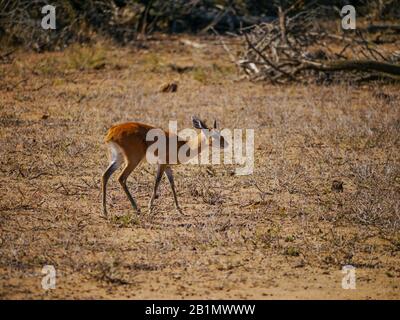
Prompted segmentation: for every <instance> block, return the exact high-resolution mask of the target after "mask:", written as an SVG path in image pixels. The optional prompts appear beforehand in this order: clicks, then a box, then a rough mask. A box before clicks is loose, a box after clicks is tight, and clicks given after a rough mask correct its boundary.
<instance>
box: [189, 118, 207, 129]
mask: <svg viewBox="0 0 400 320" xmlns="http://www.w3.org/2000/svg"><path fill="white" fill-rule="evenodd" d="M192 124H193V127H195V128H196V129H208V128H207V125H206V124H205V123H204V122H203V121H201V120H200V119H199V118H197V117H196V116H192Z"/></svg>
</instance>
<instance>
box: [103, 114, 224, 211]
mask: <svg viewBox="0 0 400 320" xmlns="http://www.w3.org/2000/svg"><path fill="white" fill-rule="evenodd" d="M192 124H193V127H194V128H196V129H200V130H201V131H200V133H199V134H198V135H197V137H195V138H193V139H190V140H189V141H179V140H178V141H177V148H176V150H173V151H172V152H174V153H175V155H177V154H178V151H179V149H180V148H181V147H182V146H184V145H186V147H188V148H189V149H190V151H191V156H193V157H194V156H198V154H199V153H200V152H201V146H202V145H203V146H204V145H205V146H207V147H208V146H210V145H212V144H213V143H212V140H215V141H216V142H218V143H219V146H220V148H225V147H226V146H227V142H226V141H225V140H224V138H223V136H222V135H221V132H220V130H218V129H217V122H216V121H214V126H213V128H212V129H209V128H208V127H207V126H206V124H205V123H204V122H203V121H201V120H200V119H198V118H197V117H195V116H192ZM151 129H157V128H156V127H153V126H150V125H147V124H142V123H138V122H128V123H123V124H119V125H116V126H113V127H111V128H110V129H109V130H108V132H107V135H106V137H105V142H106V143H107V145H108V146H109V149H110V154H111V162H110V165H109V166H108V168H107V169H106V171H105V172H104V173H103V176H102V196H103V201H102V203H103V214H104V216H105V217H107V208H106V189H107V182H108V180H109V178H110V177H111V175H112V174H113V173H114V172H115V171H116V170H117V169H118V168H119V167H120V166H121V164H122V163H125V165H124V169H123V170H122V172H121V174H120V175H119V177H118V181H119V183H120V184H121V186H122V189H123V190H124V192H125V194H126V196H127V197H128V199H129V201H130V203H131V204H132V207H133V209H134V210H136V211H137V213H140V209H139V207H138V205H137V203H136V201H135V199H134V198H133V197H132V195H131V194H130V192H129V190H128V187H127V185H126V180H127V179H128V177H129V175H130V174H131V173H132V171H133V170H134V169H135V168H136V167H137V166H138V164H139V163H140V162H141V161H142V160H143V159H144V158H146V152H147V149H148V148H149V146H150V145H151V144H152V143H154V142H153V141H146V135H147V133H148V132H149V131H150V130H151ZM164 133H165V136H166V143H167V146H166V149H165V150H167V154H166V155H165V157H164V158H161V159H166V161H165V162H166V163H165V164H158V168H157V175H156V179H155V184H154V189H153V195H152V197H151V199H150V201H149V205H148V207H149V211H150V212H151V211H152V208H153V202H154V199H155V198H157V191H158V186H159V184H160V181H161V178H162V176H163V173H165V174H166V176H167V178H168V181H169V184H170V186H171V189H172V194H173V196H174V202H175V207H176V209H177V210H178V212H180V213H182V211H181V209H180V207H179V205H178V199H177V196H176V191H175V184H174V178H173V175H172V169H171V165H172V164H170V163H169V157H168V153H169V152H171V151H170V150H169V139H168V138H169V137H173V135H172V134H170V133H169V132H168V131H164ZM213 145H215V144H213ZM157 156H158V157H161V155H157ZM175 159H177V162H178V164H180V163H179V159H178V157H175ZM174 164H176V163H174Z"/></svg>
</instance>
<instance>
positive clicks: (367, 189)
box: [0, 36, 400, 299]
mask: <svg viewBox="0 0 400 320" xmlns="http://www.w3.org/2000/svg"><path fill="white" fill-rule="evenodd" d="M183 38H185V39H188V38H187V37H181V38H178V37H175V38H172V37H170V38H163V37H161V36H159V37H158V38H157V37H156V38H155V39H153V40H152V41H149V42H148V43H147V44H146V45H144V46H142V47H140V48H132V47H125V48H121V47H115V46H113V45H110V44H108V43H101V42H100V43H99V44H97V45H93V46H89V47H82V46H72V47H70V48H68V49H66V50H65V51H63V52H53V53H42V54H34V53H26V52H17V53H16V54H15V55H14V59H13V60H10V61H3V62H2V64H1V65H0V130H1V131H0V132H1V135H0V146H1V147H0V150H1V151H0V161H1V166H0V169H1V170H0V297H1V298H3V299H15V298H16V299H38V298H39V299H41V298H45V299H60V298H68V299H69V298H72V299H83V298H90V299H91V298H100V299H105V298H107V299H108V298H112V299H114V298H123V299H125V298H128V299H148V298H160V299H164V298H178V299H180V298H184V299H190V298H224V299H233V298H239V299H242V298H243V299H248V298H256V299H277V298H302V299H308V298H317V299H334V298H339V299H358V298H362V299H379V298H387V299H399V298H400V263H399V262H400V259H399V258H400V234H399V228H400V225H399V224H400V205H399V199H400V165H399V163H400V153H399V144H400V142H399V133H400V105H399V97H400V94H399V88H398V87H395V86H390V85H385V86H381V85H376V84H369V85H362V86H361V85H360V86H350V85H345V84H341V85H339V84H335V85H330V86H317V85H308V86H307V85H287V86H271V85H265V84H261V83H251V82H248V81H238V78H239V77H238V74H237V72H236V69H235V67H234V66H232V65H231V63H230V62H229V59H228V56H227V55H226V53H225V52H224V50H223V49H222V48H221V46H220V45H219V44H218V41H216V40H215V39H196V40H195V41H198V42H201V43H202V44H203V46H200V47H199V46H195V47H194V46H192V45H191V44H190V42H187V41H182V39H183ZM172 81H175V82H177V83H178V90H177V92H167V93H164V92H160V86H162V85H164V84H166V83H168V82H172ZM192 114H196V115H199V116H200V117H202V118H204V119H207V120H208V121H209V122H211V121H212V120H213V119H214V118H216V119H219V121H220V124H221V126H222V127H226V128H252V129H254V130H255V168H254V174H252V175H249V176H235V175H234V174H233V170H234V166H232V165H224V164H221V165H213V166H211V165H210V166H180V167H177V168H175V169H174V170H175V180H176V184H177V191H178V197H179V199H180V202H181V206H182V208H183V211H184V214H183V215H181V214H179V213H178V212H177V211H176V210H175V209H174V205H173V198H172V194H171V191H170V188H169V186H168V183H167V181H166V179H165V178H164V180H163V181H162V184H161V189H160V190H161V197H160V198H159V199H157V200H156V208H155V210H154V212H153V213H152V214H148V213H147V210H146V209H147V202H148V200H149V197H150V194H151V190H152V186H153V180H154V175H155V168H154V167H153V166H150V165H148V164H145V163H143V164H141V165H140V166H139V167H138V168H137V169H136V170H135V171H134V173H133V174H132V175H131V177H130V178H129V180H128V186H129V188H130V190H131V192H132V193H133V194H134V196H135V197H136V199H137V201H138V203H139V205H140V206H141V207H142V211H143V213H142V215H141V216H137V215H136V214H135V213H134V212H133V210H132V209H131V207H130V204H129V202H128V200H127V198H126V196H125V194H124V193H123V191H122V190H121V187H120V186H119V184H118V182H117V181H116V179H115V176H116V175H115V176H114V177H113V178H112V180H111V181H110V186H109V191H110V192H109V197H108V203H109V213H110V214H111V215H112V217H110V219H109V220H105V219H103V218H101V207H100V178H101V174H102V172H103V170H104V169H105V168H106V167H107V165H108V160H107V154H106V148H105V146H104V144H103V137H104V135H105V132H106V130H107V128H109V127H110V126H111V125H113V124H116V123H120V122H124V121H141V122H144V123H149V124H154V125H158V126H161V127H164V128H166V127H167V126H168V121H169V120H177V121H178V126H179V129H183V128H186V127H189V126H190V125H191V123H190V116H191V115H192ZM334 181H336V182H334ZM341 183H343V191H342V192H340V191H341V190H340V184H341ZM332 185H334V186H332ZM335 185H336V188H335ZM44 265H53V266H54V267H55V268H56V271H57V278H56V279H57V283H56V288H55V289H53V290H47V291H46V290H43V289H42V287H41V281H42V277H43V274H42V273H41V270H42V267H43V266H44ZM344 265H352V266H354V267H355V268H356V277H357V278H356V289H355V290H344V289H342V286H341V284H342V277H343V276H344V275H343V274H342V272H341V270H342V267H343V266H344Z"/></svg>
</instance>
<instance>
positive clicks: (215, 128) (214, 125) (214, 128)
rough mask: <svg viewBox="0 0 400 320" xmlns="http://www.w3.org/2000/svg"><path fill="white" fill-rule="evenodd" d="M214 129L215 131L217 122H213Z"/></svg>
mask: <svg viewBox="0 0 400 320" xmlns="http://www.w3.org/2000/svg"><path fill="white" fill-rule="evenodd" d="M214 129H217V120H214Z"/></svg>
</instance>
